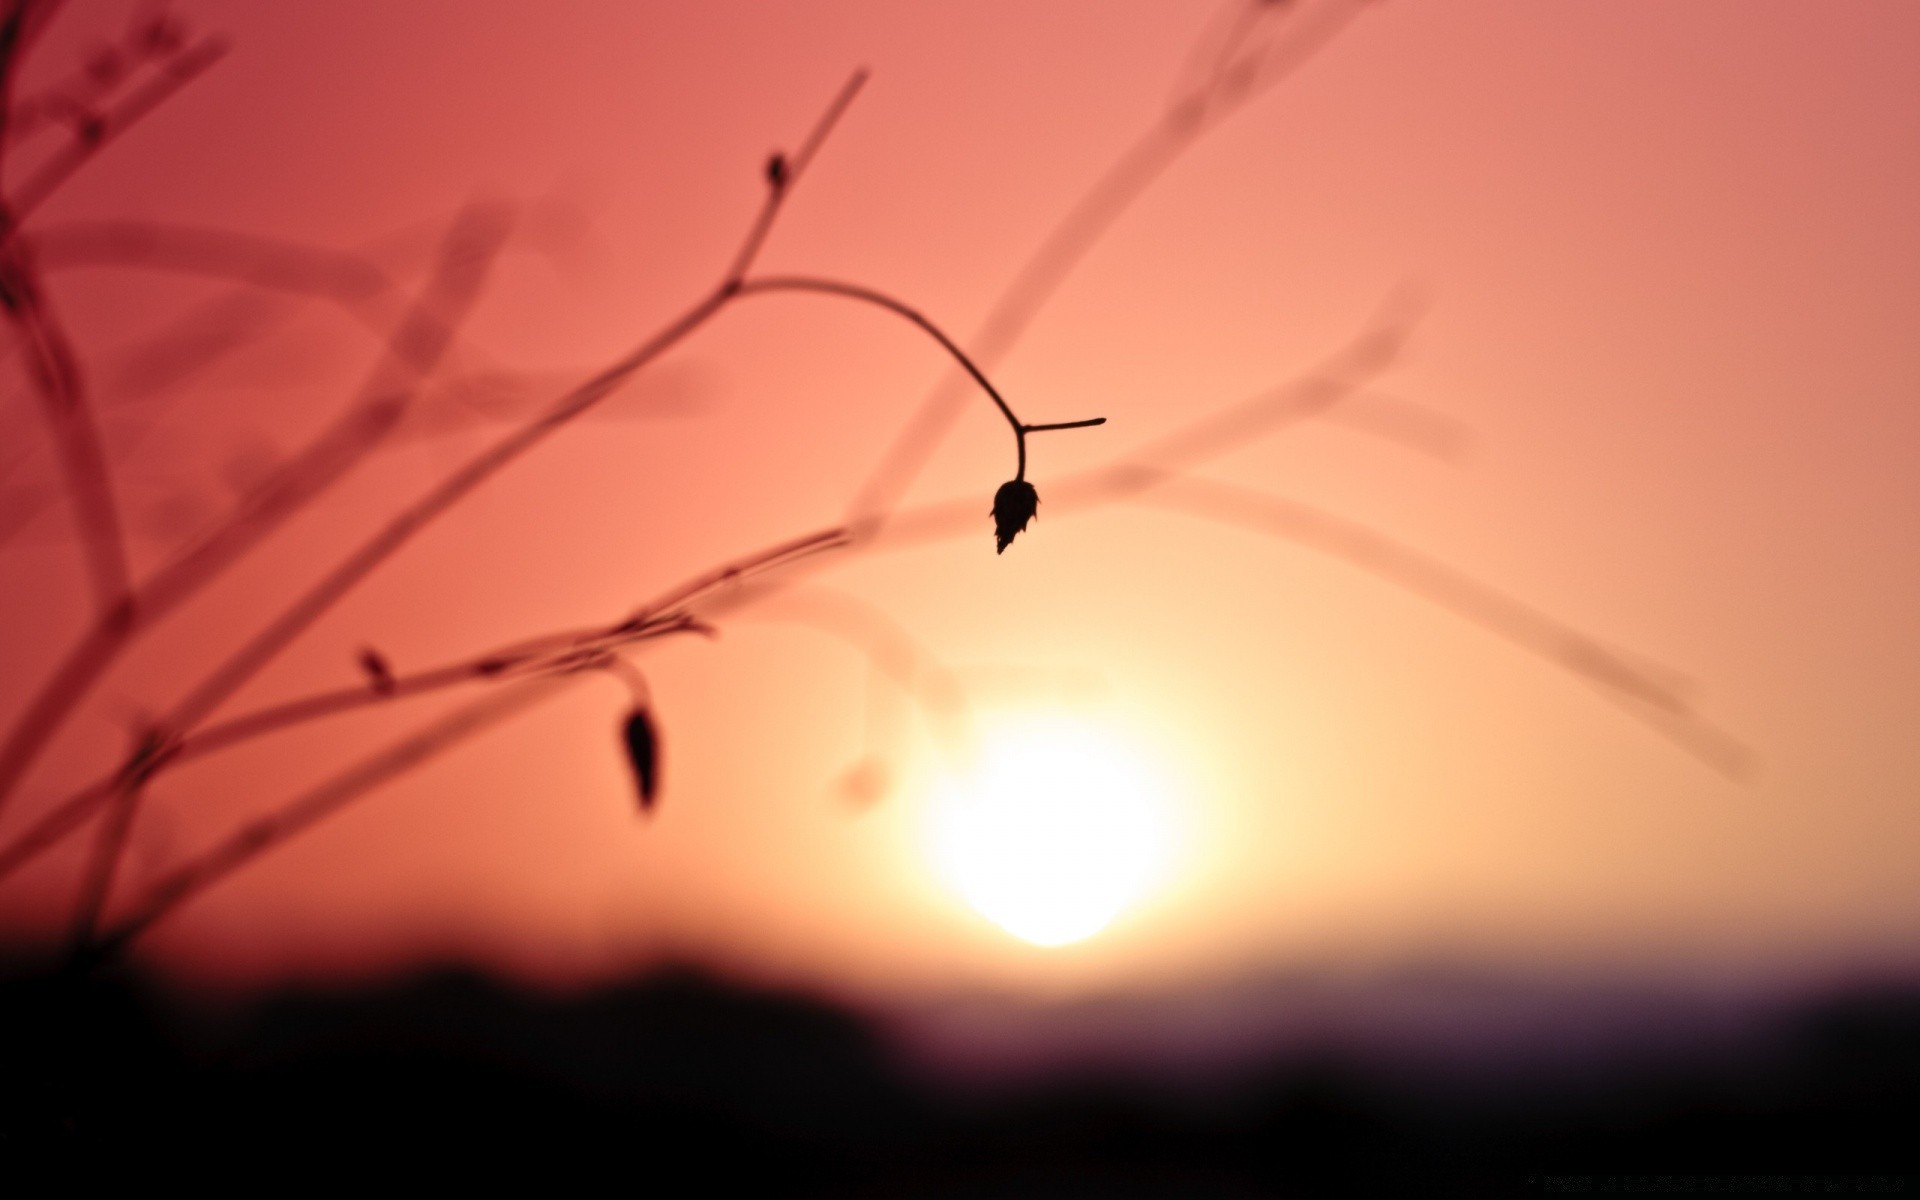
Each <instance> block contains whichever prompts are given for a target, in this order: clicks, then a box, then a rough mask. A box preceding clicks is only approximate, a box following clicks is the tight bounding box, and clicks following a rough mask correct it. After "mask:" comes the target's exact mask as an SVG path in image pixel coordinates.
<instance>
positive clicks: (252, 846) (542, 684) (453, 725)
mask: <svg viewBox="0 0 1920 1200" xmlns="http://www.w3.org/2000/svg"><path fill="white" fill-rule="evenodd" d="M577 679H578V676H568V675H549V676H543V677H541V678H538V679H529V680H523V681H520V682H518V683H516V684H514V685H513V686H511V687H508V688H506V689H503V690H502V691H499V692H497V693H494V694H492V695H489V696H487V697H486V698H484V699H482V700H479V701H477V702H475V703H473V704H469V705H465V706H463V707H462V708H460V709H458V710H456V711H455V712H453V713H451V714H450V715H448V716H445V717H442V718H440V719H439V720H437V721H434V722H432V723H431V724H429V725H427V726H425V727H424V728H422V729H420V730H419V731H418V732H416V733H414V734H413V735H411V736H409V737H407V738H404V739H402V740H400V741H399V742H396V743H394V744H393V745H391V746H389V747H388V748H387V749H385V750H383V751H381V752H379V753H377V754H375V755H372V756H371V757H368V758H365V759H362V760H361V761H360V762H359V763H357V764H355V765H354V766H352V767H350V768H348V769H347V770H345V771H343V772H341V773H340V774H338V775H336V776H334V777H333V778H332V779H330V780H328V781H327V782H326V783H323V784H321V785H320V786H318V787H316V788H313V789H312V790H310V791H308V792H306V793H304V794H302V795H301V796H299V797H298V798H297V799H295V800H293V801H292V802H291V803H288V804H286V805H284V806H282V807H280V808H278V809H276V810H274V811H273V812H271V813H268V814H267V815H266V816H263V817H259V818H256V819H255V820H252V821H249V822H247V823H246V824H245V825H243V826H242V827H241V828H240V829H239V830H238V831H237V832H235V833H234V834H232V835H231V836H229V837H228V838H227V839H226V840H225V841H223V842H221V843H220V844H218V845H217V846H215V847H214V848H213V849H212V850H210V851H208V852H207V853H205V854H202V855H201V856H199V857H198V858H195V859H193V860H191V861H190V862H188V863H187V864H185V865H184V866H182V867H180V868H178V869H176V870H174V871H171V872H169V873H168V874H167V875H166V876H165V877H163V878H162V879H161V880H160V881H159V882H158V883H156V884H155V885H154V886H153V887H152V888H151V889H149V890H148V892H147V894H146V895H145V896H144V897H143V898H142V899H141V900H139V901H138V902H137V903H136V904H135V906H134V908H133V911H132V913H130V914H129V915H128V916H127V917H126V918H124V919H123V920H121V921H120V922H119V923H118V924H116V925H114V926H113V927H112V928H111V929H109V930H108V931H107V933H106V934H105V935H104V936H102V937H101V938H99V940H98V941H95V942H93V943H92V944H90V945H88V946H86V947H85V949H84V951H83V955H82V958H81V962H82V963H83V964H84V963H86V962H98V961H101V960H103V959H106V958H110V957H112V956H113V955H115V954H117V953H118V952H119V951H120V950H121V949H122V948H124V947H125V946H126V945H127V943H129V942H131V941H132V940H133V939H134V938H136V937H138V936H139V935H140V934H142V933H144V932H145V931H146V930H148V929H149V928H151V927H152V926H153V925H154V924H155V923H156V922H158V921H160V920H161V919H162V918H164V917H166V916H167V915H168V914H169V913H172V912H173V911H175V910H176V909H178V908H179V907H180V906H181V905H182V904H184V903H186V902H187V901H188V900H190V899H192V898H193V897H194V896H197V895H199V894H200V893H201V892H202V891H205V890H206V889H207V888H208V887H211V886H212V885H213V884H215V883H218V882H219V881H220V880H222V879H224V878H226V877H227V876H228V875H231V874H232V873H233V872H235V871H238V870H239V869H240V868H242V867H244V866H246V865H247V864H248V863H250V862H252V861H253V860H254V859H256V858H258V857H260V856H261V855H262V854H265V853H266V852H267V851H269V850H271V849H273V848H274V847H276V846H279V845H281V844H282V843H284V842H286V841H287V840H288V839H290V838H292V837H295V836H297V835H298V834H301V833H304V832H305V831H306V830H308V829H310V828H312V827H313V826H314V825H315V824H317V823H318V822H320V821H322V820H324V819H325V818H327V817H330V816H332V815H333V814H334V813H337V812H339V811H340V810H341V809H343V808H345V807H346V806H347V805H349V804H351V803H353V801H355V800H357V799H359V798H360V797H362V796H364V795H366V794H367V793H368V792H370V791H372V790H373V789H374V788H377V787H379V786H381V785H383V784H386V783H388V782H391V781H392V780H394V779H395V778H398V777H399V776H401V775H404V774H406V773H407V772H408V771H411V770H413V769H414V768H416V767H419V766H421V765H422V764H424V763H427V762H429V761H431V760H432V759H434V758H437V757H439V756H440V755H441V754H444V753H446V752H447V751H448V750H451V749H452V748H454V747H455V746H457V745H459V744H460V743H462V742H464V741H466V740H467V739H468V738H471V737H473V736H474V735H475V734H477V733H481V732H483V731H485V730H487V729H491V728H492V727H494V726H495V725H498V724H499V723H500V722H502V721H504V720H506V719H507V718H509V717H512V716H514V715H516V714H518V713H520V712H523V711H525V710H526V709H528V708H531V707H532V706H533V705H535V704H538V703H539V702H541V701H543V700H547V699H550V698H552V697H553V696H555V695H557V694H558V693H559V692H560V691H561V690H562V689H563V688H565V687H566V686H567V685H569V684H571V683H573V682H576V681H577Z"/></svg>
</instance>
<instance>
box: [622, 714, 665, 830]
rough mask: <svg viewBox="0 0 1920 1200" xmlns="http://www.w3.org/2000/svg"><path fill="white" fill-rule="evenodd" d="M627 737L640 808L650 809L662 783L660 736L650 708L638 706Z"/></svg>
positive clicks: (628, 718)
mask: <svg viewBox="0 0 1920 1200" xmlns="http://www.w3.org/2000/svg"><path fill="white" fill-rule="evenodd" d="M625 738H626V743H627V764H628V765H629V766H631V767H632V768H633V781H634V784H635V786H637V787H638V788H639V789H640V811H641V812H642V813H650V812H652V811H653V799H654V795H655V794H656V792H657V791H658V790H659V787H660V738H659V736H658V735H657V734H656V733H655V732H654V728H653V717H652V716H651V715H650V714H649V713H648V712H647V710H646V709H644V708H636V709H634V710H633V711H632V712H631V713H629V714H628V715H627V725H626V732H625Z"/></svg>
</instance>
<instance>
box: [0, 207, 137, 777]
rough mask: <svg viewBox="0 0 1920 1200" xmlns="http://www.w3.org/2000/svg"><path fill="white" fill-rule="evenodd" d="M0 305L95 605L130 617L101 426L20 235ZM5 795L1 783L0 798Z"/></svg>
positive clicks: (9, 244)
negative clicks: (48, 442) (49, 440)
mask: <svg viewBox="0 0 1920 1200" xmlns="http://www.w3.org/2000/svg"><path fill="white" fill-rule="evenodd" d="M0 307H4V308H5V309H6V314H7V319H8V320H9V321H10V322H11V323H12V324H13V327H14V331H15V333H16V334H17V335H18V336H19V339H20V345H21V348H22V349H23V350H24V351H25V354H26V358H27V374H28V377H29V379H31V380H32V383H33V387H34V392H35V394H37V395H38V396H39V397H40V407H41V411H42V413H43V414H44V415H45V417H46V420H47V427H48V432H49V433H50V434H51V435H52V437H53V443H54V446H55V447H56V449H57V451H58V458H59V462H60V467H61V473H62V476H63V479H64V482H65V484H66V490H67V496H68V498H69V500H70V501H71V502H72V504H73V510H74V518H75V521H76V523H77V524H78V525H79V527H80V545H81V549H82V551H83V552H84V553H85V555H86V561H87V573H88V576H89V578H90V579H91V581H92V585H93V595H94V604H95V607H96V608H97V609H98V610H99V614H100V617H99V619H100V620H101V621H103V622H111V623H115V624H125V623H127V622H128V621H129V620H130V618H131V612H130V610H129V607H128V604H129V596H128V582H127V548H126V540H125V538H124V537H123V536H122V534H121V529H120V514H119V509H118V507H117V506H116V504H115V502H114V498H113V482H112V479H111V476H110V474H109V471H108V467H107V455H106V451H105V449H104V448H103V447H102V446H101V444H100V431H99V428H98V427H97V426H96V424H95V423H94V419H93V410H92V406H91V405H90V404H89V403H88V401H87V390H86V380H85V377H84V375H83V374H82V373H81V370H80V361H79V358H78V357H77V356H76V355H75V354H74V352H73V346H72V344H71V342H69V340H68V338H67V335H66V331H65V330H64V329H63V328H62V327H61V325H60V322H59V321H58V319H56V318H55V316H54V314H53V311H52V309H51V308H50V307H49V306H48V303H47V299H46V296H45V293H44V291H43V290H42V288H41V286H40V279H39V273H38V271H37V270H36V269H35V266H34V263H33V260H32V258H31V256H30V255H29V254H28V253H27V251H26V249H25V248H24V247H23V246H22V245H21V244H20V243H19V242H18V241H11V240H5V239H4V235H0ZM4 794H5V787H4V784H0V797H3V796H4Z"/></svg>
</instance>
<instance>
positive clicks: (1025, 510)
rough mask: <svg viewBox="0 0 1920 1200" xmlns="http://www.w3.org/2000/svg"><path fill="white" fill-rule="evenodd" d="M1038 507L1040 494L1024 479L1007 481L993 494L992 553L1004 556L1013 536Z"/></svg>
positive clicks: (1025, 524)
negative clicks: (993, 544)
mask: <svg viewBox="0 0 1920 1200" xmlns="http://www.w3.org/2000/svg"><path fill="white" fill-rule="evenodd" d="M1039 507H1040V493H1038V492H1036V491H1034V490H1033V485H1032V484H1030V483H1028V482H1027V481H1026V480H1024V479H1009V480H1008V481H1007V482H1005V483H1003V484H1001V485H1000V490H999V491H997V492H995V493H994V494H993V536H994V542H995V548H994V553H995V554H1005V553H1006V550H1007V547H1008V546H1009V545H1011V544H1012V542H1013V539H1014V536H1015V535H1016V534H1018V533H1020V532H1021V531H1023V530H1025V529H1026V527H1027V522H1028V521H1031V520H1033V515H1034V513H1035V512H1036V511H1037V510H1038V509H1039Z"/></svg>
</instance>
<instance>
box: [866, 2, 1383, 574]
mask: <svg viewBox="0 0 1920 1200" xmlns="http://www.w3.org/2000/svg"><path fill="white" fill-rule="evenodd" d="M1372 2H1373V0H1336V2H1335V3H1334V4H1332V5H1329V6H1327V7H1325V8H1323V9H1320V10H1317V11H1316V12H1315V14H1313V16H1312V17H1311V18H1310V19H1309V20H1308V21H1307V22H1306V23H1305V25H1304V28H1303V29H1302V30H1301V31H1300V32H1299V33H1298V35H1297V36H1296V37H1294V38H1293V39H1292V40H1290V41H1288V42H1285V43H1283V44H1282V45H1281V46H1280V47H1278V48H1277V49H1276V50H1274V51H1272V52H1271V53H1269V52H1267V51H1265V50H1262V51H1261V52H1259V55H1258V56H1257V57H1256V58H1255V60H1253V65H1254V67H1255V69H1256V70H1255V75H1256V77H1255V78H1253V79H1252V82H1251V83H1250V85H1249V86H1246V87H1244V88H1240V89H1235V90H1233V91H1232V93H1231V94H1226V95H1220V96H1212V97H1211V98H1210V100H1208V102H1203V103H1197V104H1193V105H1190V106H1182V105H1180V104H1175V105H1173V106H1170V107H1169V108H1168V110H1167V112H1166V113H1165V114H1164V115H1163V117H1162V119H1161V120H1160V121H1158V122H1157V123H1155V124H1154V126H1153V127H1152V128H1150V129H1148V130H1147V131H1146V132H1145V133H1143V134H1141V135H1140V136H1139V137H1138V138H1136V139H1135V140H1134V142H1133V143H1132V144H1131V145H1129V146H1128V147H1127V148H1126V149H1125V150H1124V151H1122V152H1121V154H1120V156H1119V157H1118V158H1116V159H1115V160H1114V162H1113V165H1112V166H1110V167H1108V168H1107V170H1106V172H1105V173H1104V174H1102V175H1101V176H1100V177H1099V178H1098V179H1096V180H1095V181H1094V183H1093V185H1092V186H1091V187H1090V188H1088V189H1087V191H1086V192H1084V193H1083V194H1082V195H1081V196H1080V198H1079V199H1078V200H1076V201H1075V202H1074V203H1073V205H1072V206H1071V207H1069V208H1068V210H1067V212H1066V215H1065V216H1063V217H1062V218H1061V219H1060V222H1059V223H1058V224H1057V225H1055V226H1054V227H1053V229H1052V230H1051V231H1050V232H1049V233H1048V234H1047V236H1046V237H1045V238H1044V239H1043V240H1042V241H1041V243H1040V245H1039V247H1038V248H1037V249H1035V250H1034V252H1033V254H1032V255H1031V256H1030V257H1029V258H1028V259H1027V261H1026V263H1025V264H1024V265H1023V266H1022V267H1021V268H1020V272H1019V274H1017V275H1016V276H1014V279H1013V282H1012V283H1010V284H1008V285H1007V289H1006V290H1005V291H1004V292H1002V293H1001V294H1000V298H999V300H998V301H997V302H996V303H995V304H994V307H993V310H992V311H991V312H990V313H989V314H988V315H987V319H986V320H985V321H984V322H983V323H982V324H981V326H980V330H979V332H978V333H977V334H975V336H974V337H972V338H970V339H969V340H968V342H967V349H968V353H969V354H970V355H971V356H972V358H973V361H974V362H975V363H977V364H979V366H980V367H981V368H982V369H984V370H989V371H990V370H993V369H994V368H995V367H997V366H998V365H999V364H1000V362H1001V360H1002V359H1003V358H1004V357H1005V356H1006V354H1007V352H1008V351H1009V350H1011V349H1012V348H1013V346H1014V344H1015V343H1016V342H1018V341H1019V339H1020V336H1021V335H1022V334H1023V333H1025V332H1026V329H1027V326H1028V325H1029V324H1031V323H1032V321H1033V319H1034V317H1035V316H1037V315H1038V314H1039V312H1040V310H1041V309H1042V308H1043V307H1044V306H1045V305H1046V303H1047V301H1048V300H1050V299H1052V297H1053V295H1054V293H1055V292H1056V291H1058V290H1059V288H1060V285H1061V284H1062V283H1064V282H1066V280H1067V278H1068V276H1069V275H1071V274H1072V272H1073V270H1074V268H1075V267H1076V266H1078V265H1079V263H1080V261H1081V259H1083V258H1084V257H1085V256H1086V254H1087V252H1088V251H1089V250H1091V249H1092V248H1093V247H1094V245H1096V244H1097V243H1098V242H1099V241H1100V239H1101V238H1102V237H1104V236H1105V235H1106V232H1107V230H1108V229H1110V228H1112V226H1113V224H1114V222H1115V221H1117V220H1119V218H1120V217H1121V215H1122V214H1124V213H1125V212H1126V211H1127V209H1128V208H1130V207H1132V205H1133V202H1134V201H1135V200H1137V199H1139V197H1140V196H1141V194H1142V193H1144V192H1145V191H1146V190H1147V188H1148V187H1149V186H1150V185H1152V184H1153V182H1154V181H1155V180H1157V179H1158V178H1159V177H1160V176H1161V175H1162V174H1163V173H1164V172H1165V171H1166V170H1167V168H1168V167H1170V166H1172V165H1173V163H1174V162H1175V161H1176V160H1177V159H1179V157H1180V156H1181V155H1182V154H1184V153H1185V152H1186V151H1187V150H1189V149H1190V148H1192V146H1193V144H1194V143H1196V142H1198V141H1199V140H1200V138H1201V137H1202V136H1204V135H1205V134H1206V133H1208V132H1209V131H1211V130H1212V129H1214V128H1216V127H1217V126H1218V125H1219V124H1220V123H1221V122H1222V121H1223V120H1224V119H1225V118H1226V117H1227V116H1229V115H1231V114H1232V113H1233V112H1234V111H1236V110H1237V109H1238V108H1240V107H1242V106H1244V105H1245V104H1246V103H1247V102H1249V101H1251V100H1252V99H1253V98H1255V97H1256V96H1258V95H1260V94H1262V93H1263V92H1265V91H1267V90H1269V89H1270V88H1272V87H1273V86H1274V85H1275V84H1277V83H1279V82H1280V81H1281V80H1283V79H1285V78H1286V77H1287V76H1288V75H1290V74H1292V72H1293V71H1295V70H1297V69H1298V68H1299V67H1301V66H1303V65H1305V64H1306V63H1307V62H1310V61H1312V59H1313V58H1314V56H1315V55H1317V54H1318V53H1319V52H1320V51H1321V50H1323V49H1324V48H1325V47H1326V46H1327V44H1328V43H1330V42H1331V41H1332V40H1333V39H1334V38H1335V37H1336V36H1337V35H1338V34H1339V33H1340V32H1341V31H1342V30H1343V29H1345V28H1346V26H1347V25H1348V24H1349V23H1350V22H1351V21H1352V20H1353V19H1354V18H1355V17H1357V16H1358V15H1359V13H1360V11H1361V10H1362V9H1363V8H1365V7H1366V6H1367V5H1368V4H1370V3H1372ZM1261 59H1264V60H1266V65H1267V69H1266V70H1265V71H1258V70H1257V68H1258V66H1259V64H1260V60H1261ZM1216 90H1217V89H1216ZM964 385H965V379H964V378H963V377H961V376H958V375H949V376H948V377H947V378H946V379H945V380H943V381H942V382H941V383H940V384H939V385H937V386H936V387H935V388H934V390H933V391H931V392H930V393H928V395H927V397H926V399H925V400H923V401H922V402H921V405H920V408H919V409H918V411H916V412H915V413H914V414H913V416H912V417H910V418H909V419H908V421H907V423H906V425H905V426H904V427H903V428H902V429H901V431H900V433H899V435H898V436H897V437H895V439H894V441H893V444H892V445H891V446H890V447H888V449H887V452H886V454H885V455H883V456H882V458H881V459H880V462H879V464H878V465H877V466H875V467H874V469H873V471H872V472H871V473H869V475H868V476H867V478H866V480H865V482H863V483H862V485H861V486H860V488H859V490H858V491H857V492H856V493H855V495H854V498H853V501H852V502H851V504H850V505H849V506H848V509H847V515H846V524H847V526H848V527H849V528H852V529H858V530H862V531H864V533H865V535H866V536H873V535H876V534H877V533H878V532H879V530H880V528H881V526H882V525H884V524H885V523H886V521H887V520H888V519H889V514H890V513H891V511H892V509H893V507H894V506H895V505H896V504H898V503H899V501H900V498H901V496H902V495H904V494H905V492H906V490H907V488H908V487H910V486H911V485H912V483H913V481H914V479H915V478H917V477H918V475H919V473H920V471H921V470H922V469H923V468H924V467H925V466H926V464H927V462H928V461H929V460H930V459H931V458H932V456H933V452H934V450H935V449H937V448H938V446H939V444H940V441H941V440H942V439H943V438H944V437H945V436H946V433H947V431H948V430H949V429H951V428H952V425H953V422H954V420H955V419H956V418H957V417H958V416H959V413H960V405H961V402H962V399H963V397H964V395H965V386H964Z"/></svg>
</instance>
